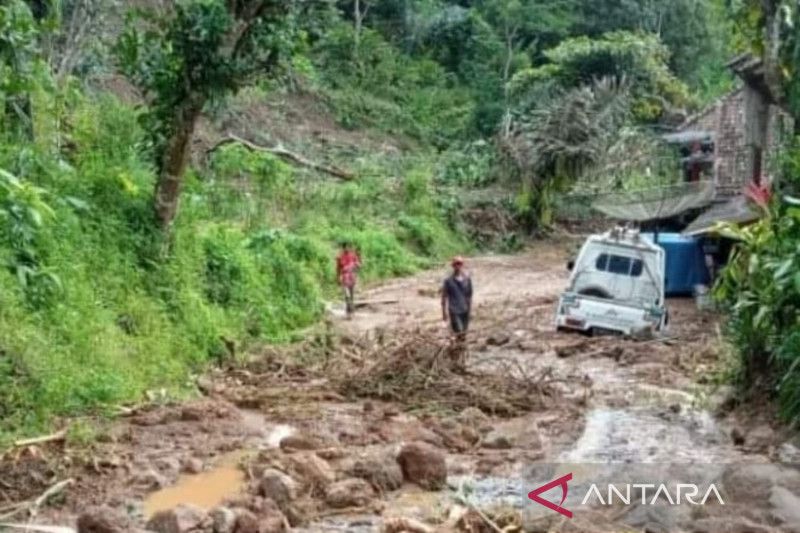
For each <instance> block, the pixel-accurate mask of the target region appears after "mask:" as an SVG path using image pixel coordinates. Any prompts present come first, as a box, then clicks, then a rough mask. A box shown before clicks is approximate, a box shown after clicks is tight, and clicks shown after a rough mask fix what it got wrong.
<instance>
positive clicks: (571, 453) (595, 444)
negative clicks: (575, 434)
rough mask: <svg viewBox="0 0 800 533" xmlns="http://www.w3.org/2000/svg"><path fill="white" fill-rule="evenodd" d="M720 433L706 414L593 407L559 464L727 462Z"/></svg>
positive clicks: (727, 448)
mask: <svg viewBox="0 0 800 533" xmlns="http://www.w3.org/2000/svg"><path fill="white" fill-rule="evenodd" d="M727 441H728V439H727V438H726V435H725V433H724V432H723V431H722V429H720V428H719V427H718V426H717V423H716V421H715V420H714V418H713V417H712V416H711V414H710V413H708V412H707V411H690V410H686V411H684V412H682V413H680V414H678V413H665V412H659V411H655V410H653V409H647V408H644V409H641V408H640V409H626V410H622V409H608V408H598V409H593V410H592V411H590V412H589V413H588V414H587V415H586V426H585V428H584V431H583V434H582V435H581V437H580V438H579V439H578V441H577V442H576V443H575V445H574V446H573V447H572V449H570V450H567V451H566V452H564V453H562V454H561V456H560V457H559V461H560V462H576V463H597V462H601V463H613V462H618V463H657V462H662V463H670V462H681V461H683V462H693V463H709V462H712V461H722V460H726V459H731V458H732V457H733V455H732V454H733V452H732V450H731V449H730V446H729V445H728V444H727Z"/></svg>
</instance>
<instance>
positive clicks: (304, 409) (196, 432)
mask: <svg viewBox="0 0 800 533" xmlns="http://www.w3.org/2000/svg"><path fill="white" fill-rule="evenodd" d="M565 259H566V256H565V255H564V248H563V247H562V246H561V245H554V244H547V245H546V244H542V245H540V246H537V247H536V249H535V250H533V251H532V252H530V253H527V254H523V255H520V256H515V257H501V256H498V257H485V258H478V259H474V260H472V261H470V262H469V265H468V266H469V268H470V270H471V273H472V276H473V279H474V284H475V289H476V294H475V300H476V309H475V313H474V314H475V321H474V326H473V329H472V331H471V333H470V340H469V349H468V355H467V357H466V368H465V369H460V368H457V367H456V366H454V365H453V363H452V362H453V360H454V359H457V357H453V353H452V347H451V346H450V345H449V343H448V338H447V333H446V330H445V327H444V325H443V324H442V322H441V317H440V309H439V301H438V298H437V288H438V285H439V282H440V278H441V277H442V276H443V275H444V273H445V272H444V271H440V272H429V273H424V274H422V275H419V276H416V277H413V278H409V279H403V280H397V281H395V282H392V283H389V284H386V285H383V286H381V287H377V288H375V289H374V290H371V291H369V293H368V294H365V295H364V300H366V301H371V302H382V303H373V304H369V305H366V306H365V307H362V308H361V309H359V311H358V313H357V314H356V317H355V318H354V319H353V320H350V321H346V320H343V319H341V318H339V313H338V307H334V309H333V310H332V316H331V320H330V321H329V323H328V326H327V328H325V329H322V330H320V331H319V332H317V333H316V334H315V335H313V336H311V337H310V338H309V339H308V340H307V341H306V342H304V343H302V344H300V345H297V346H293V347H289V348H286V349H280V350H279V349H274V350H270V351H268V352H265V353H263V354H261V355H260V356H259V357H257V358H255V359H254V360H253V361H252V362H251V363H249V364H247V365H244V366H240V367H237V368H230V369H220V370H217V371H215V372H212V373H211V374H209V375H208V376H204V377H202V378H200V379H198V381H197V383H198V389H199V391H200V392H201V393H202V395H203V396H204V397H203V398H202V399H199V400H197V401H194V402H189V403H187V404H183V405H157V404H154V403H149V404H147V405H143V406H140V407H138V408H136V409H134V410H132V411H131V412H129V413H126V415H125V416H123V417H121V418H120V419H119V420H117V421H115V422H113V423H111V424H110V425H109V426H108V427H106V428H105V429H104V430H103V432H102V434H101V436H100V437H101V438H100V439H99V441H98V442H97V443H95V444H94V445H92V446H91V447H90V448H88V449H85V448H84V449H79V450H78V449H75V450H73V449H67V450H64V449H59V448H58V446H54V445H53V444H48V445H41V446H30V447H24V448H22V449H19V450H16V451H15V452H14V454H10V455H7V457H6V460H5V461H4V462H3V463H2V464H3V466H2V474H3V475H2V483H0V491H2V495H3V496H4V497H5V500H6V501H8V502H9V504H6V507H5V509H6V511H5V514H9V513H14V514H13V515H12V516H10V517H9V519H12V520H13V519H24V518H27V516H26V515H30V514H31V513H33V514H34V518H35V521H36V522H38V523H50V524H53V523H57V524H64V525H74V524H76V520H77V518H78V517H79V516H81V515H82V516H83V518H82V520H81V521H79V522H78V525H79V526H80V527H79V529H81V530H82V531H126V530H135V529H137V528H143V527H147V528H148V529H150V530H153V531H170V532H172V531H209V532H210V531H219V532H223V531H224V532H230V531H238V532H248V531H261V532H268V531H282V530H285V529H287V528H290V527H291V528H297V529H300V530H305V531H381V530H382V531H389V532H393V531H426V532H427V531H435V530H439V531H445V530H447V531H454V530H455V531H492V532H496V531H507V532H511V531H521V530H526V531H550V530H563V531H568V530H572V531H619V530H623V529H624V530H626V531H628V530H634V531H642V530H655V529H653V527H654V524H655V526H658V527H660V528H661V529H659V530H664V531H684V530H686V531H689V530H691V531H694V530H697V529H693V528H694V526H693V525H692V524H696V523H698V521H700V523H702V524H704V526H703V527H705V528H706V529H704V530H706V531H717V530H719V531H722V530H725V531H740V530H742V531H744V530H748V531H756V530H757V531H792V529H791V527H793V525H792V524H794V522H793V520H795V519H796V518H797V517H796V515H794V514H792V513H793V511H792V509H793V506H794V504H795V503H800V502H798V500H797V496H796V495H797V494H798V491H799V490H800V473H798V472H797V470H796V469H794V468H793V467H791V466H785V465H784V464H783V463H787V462H792V461H794V462H798V461H800V458H798V457H796V456H795V457H794V458H792V456H791V454H793V453H796V451H797V449H796V448H793V447H792V445H791V444H790V443H784V441H785V440H786V436H784V435H782V434H781V433H780V431H775V430H773V429H772V426H771V424H770V421H769V418H768V417H764V418H763V419H762V420H753V419H749V420H747V421H745V422H736V420H735V417H730V416H729V417H728V418H727V419H718V418H714V417H713V416H712V414H713V412H714V411H717V412H719V413H727V412H730V408H731V407H733V406H734V405H735V403H736V399H735V397H734V396H733V395H731V394H730V393H729V392H726V389H724V388H723V389H719V388H715V387H712V386H709V385H704V384H705V383H709V382H711V381H713V379H714V371H715V368H716V366H717V364H718V359H719V357H720V350H719V346H718V322H717V318H716V317H714V316H713V315H708V314H703V313H700V312H699V311H697V310H696V308H695V307H694V305H693V303H692V302H691V301H674V302H671V314H672V317H673V325H672V329H671V331H670V334H669V337H668V338H666V339H658V340H651V341H633V340H625V339H619V338H594V339H589V338H585V337H581V336H574V335H565V334H561V333H556V332H555V331H554V330H553V327H552V314H553V310H554V305H555V302H556V300H557V296H558V293H559V291H560V290H561V289H562V287H563V284H564V282H565V280H566V277H567V272H566V269H565V268H564V264H565ZM387 302H388V303H387ZM778 460H780V461H783V463H776V462H775V461H778ZM670 462H680V463H686V464H690V463H703V464H707V465H720V464H729V463H735V464H737V463H738V464H742V465H747V466H746V467H745V466H743V467H742V468H749V469H750V470H747V472H748V473H747V476H749V477H748V478H747V479H748V480H750V479H756V480H759V483H762V484H764V485H765V486H766V489H764V490H765V491H766V492H764V491H762V492H764V494H766V499H764V498H762V499H759V498H760V497H761V496H759V495H756V494H749V493H747V490H748V489H747V483H743V482H742V478H741V474H740V475H739V477H736V476H734V475H732V474H731V473H729V472H727V471H726V472H721V473H720V474H719V478H720V480H721V481H720V483H721V484H722V485H723V486H724V487H725V488H724V489H723V490H727V491H728V492H726V493H725V494H726V497H727V495H728V494H729V493H734V492H735V491H736V490H739V493H740V494H739V496H741V497H743V498H744V497H746V499H749V500H752V501H753V502H754V503H753V506H752V509H750V510H749V511H748V512H747V514H746V515H745V514H742V513H739V511H737V510H736V509H738V508H736V507H728V508H723V507H714V508H704V513H705V514H704V515H703V516H694V515H686V516H684V515H682V514H680V513H679V514H677V515H663V516H660V515H659V516H655V517H653V516H651V515H650V514H647V515H646V516H645V515H643V514H642V513H643V511H641V510H640V509H639V510H637V509H630V510H625V509H623V510H622V511H621V510H620V509H619V508H616V507H615V508H610V509H604V508H599V509H595V508H593V509H587V510H584V511H583V512H581V513H576V515H575V517H574V519H572V520H571V521H568V522H564V521H563V520H562V521H559V515H557V514H554V513H550V514H547V509H544V511H545V514H542V512H540V509H543V508H541V507H536V506H534V505H533V504H531V502H530V501H529V500H527V499H526V498H525V495H526V494H527V493H528V491H530V490H532V489H533V488H535V487H536V486H538V485H540V484H542V483H543V482H547V481H549V480H550V479H551V478H550V477H542V476H549V475H550V474H551V473H552V472H549V471H548V473H547V474H542V473H541V472H540V470H541V468H543V467H547V466H548V465H550V466H552V465H554V464H582V465H587V464H600V465H620V464H621V465H631V464H663V463H670ZM751 463H762V464H761V466H757V465H756V466H753V465H752V464H751ZM711 469H712V468H711V466H708V467H706V468H705V470H706V471H708V470H711ZM770 469H772V470H770ZM737 471H738V470H737ZM731 476H733V477H731ZM65 479H72V480H74V482H73V483H72V484H70V485H66V486H64V487H63V490H59V492H58V493H57V494H52V495H51V496H52V497H49V498H47V499H46V501H40V502H37V497H39V496H40V495H41V494H42V493H44V491H45V490H46V489H47V488H48V487H51V486H53V485H54V484H56V483H58V482H59V481H63V480H65ZM742 487H744V488H742ZM759 487H760V485H759ZM761 488H762V489H763V488H764V487H761ZM743 490H744V491H745V494H741V492H742V491H743ZM753 490H754V491H755V489H753ZM759 490H761V489H759ZM11 502H17V503H19V502H24V503H23V505H22V506H20V507H13V508H12V507H11V505H10V503H11ZM180 504H188V506H187V505H183V506H181V505H180ZM0 507H2V506H0ZM209 511H211V512H210V513H209ZM623 511H624V512H623ZM3 513H4V511H3V510H2V509H0V515H2V514H3ZM637 513H638V514H637ZM737 513H739V514H737ZM740 514H741V516H740ZM576 528H577V529H576ZM620 528H622V529H620ZM742 528H743V529H742ZM748 528H750V529H748ZM752 528H757V529H752ZM701 530H703V529H701Z"/></svg>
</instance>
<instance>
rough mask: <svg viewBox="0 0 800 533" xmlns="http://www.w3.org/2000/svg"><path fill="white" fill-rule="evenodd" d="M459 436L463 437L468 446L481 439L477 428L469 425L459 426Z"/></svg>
mask: <svg viewBox="0 0 800 533" xmlns="http://www.w3.org/2000/svg"><path fill="white" fill-rule="evenodd" d="M461 438H463V439H464V440H465V441H466V442H467V443H468V444H469V445H470V446H474V445H475V444H477V443H478V441H479V440H481V434H480V433H478V430H477V429H475V428H473V427H471V426H461Z"/></svg>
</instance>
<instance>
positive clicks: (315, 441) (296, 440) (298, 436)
mask: <svg viewBox="0 0 800 533" xmlns="http://www.w3.org/2000/svg"><path fill="white" fill-rule="evenodd" d="M332 444H334V443H332V442H330V440H328V439H324V438H322V437H320V436H319V435H312V434H310V433H306V432H305V431H298V432H297V433H293V434H291V435H287V436H285V437H283V438H282V439H281V441H280V448H281V449H282V450H288V451H314V450H319V449H321V448H327V447H329V446H331V445H332Z"/></svg>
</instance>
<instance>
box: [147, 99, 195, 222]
mask: <svg viewBox="0 0 800 533" xmlns="http://www.w3.org/2000/svg"><path fill="white" fill-rule="evenodd" d="M203 101H204V99H203V98H202V97H200V96H199V95H195V96H194V97H193V98H189V99H188V100H187V102H186V103H185V104H183V105H181V106H180V107H179V108H178V110H177V112H176V114H175V117H174V119H173V124H172V132H173V133H172V135H171V136H170V137H169V139H168V140H167V143H166V146H165V147H164V153H163V155H162V159H161V168H160V169H159V174H158V181H157V182H156V190H155V213H156V219H157V220H158V223H159V225H160V226H161V229H162V230H168V229H169V227H170V225H171V224H172V221H173V220H175V216H176V215H177V213H178V203H179V200H180V194H181V186H182V185H183V175H184V173H185V172H186V167H187V165H188V162H189V149H190V147H191V144H192V138H193V137H194V128H195V124H196V123H197V118H198V117H199V116H200V112H201V111H202V109H203Z"/></svg>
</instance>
